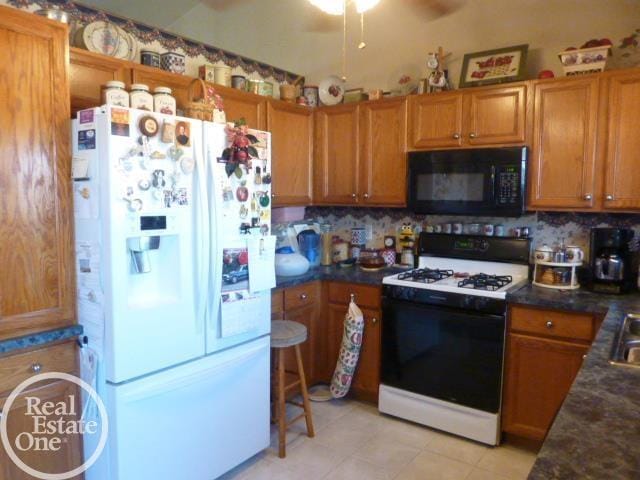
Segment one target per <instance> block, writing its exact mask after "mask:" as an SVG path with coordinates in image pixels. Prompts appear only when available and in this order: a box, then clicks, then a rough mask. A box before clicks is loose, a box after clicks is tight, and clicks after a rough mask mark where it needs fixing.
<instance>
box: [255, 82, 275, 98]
mask: <svg viewBox="0 0 640 480" xmlns="http://www.w3.org/2000/svg"><path fill="white" fill-rule="evenodd" d="M258 95H263V96H265V97H273V83H271V82H266V81H264V82H262V83H261V84H260V85H259V86H258Z"/></svg>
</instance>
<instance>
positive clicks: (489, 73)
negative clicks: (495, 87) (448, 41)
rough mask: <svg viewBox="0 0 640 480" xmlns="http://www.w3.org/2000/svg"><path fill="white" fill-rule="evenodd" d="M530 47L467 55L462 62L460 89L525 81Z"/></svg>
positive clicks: (517, 46) (518, 46)
mask: <svg viewBox="0 0 640 480" xmlns="http://www.w3.org/2000/svg"><path fill="white" fill-rule="evenodd" d="M528 49H529V45H515V46H513V47H506V48H498V49H496V50H486V51H484V52H475V53H467V54H465V56H464V60H463V61H462V74H461V75H460V88H464V87H477V86H480V85H492V84H495V83H506V82H517V81H519V80H524V76H525V66H526V61H527V50H528Z"/></svg>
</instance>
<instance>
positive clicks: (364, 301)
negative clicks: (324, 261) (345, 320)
mask: <svg viewBox="0 0 640 480" xmlns="http://www.w3.org/2000/svg"><path fill="white" fill-rule="evenodd" d="M351 294H354V295H355V301H356V303H357V304H358V305H359V306H360V307H371V308H380V300H381V295H382V294H381V292H380V288H378V287H370V286H366V285H358V284H354V283H338V282H335V283H330V284H329V302H331V303H344V304H348V303H349V301H350V300H351Z"/></svg>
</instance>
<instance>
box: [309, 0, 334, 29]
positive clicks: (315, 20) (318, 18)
mask: <svg viewBox="0 0 640 480" xmlns="http://www.w3.org/2000/svg"><path fill="white" fill-rule="evenodd" d="M309 7H310V8H309V9H308V12H305V14H304V19H305V23H304V31H306V32H313V33H332V32H338V31H340V30H342V15H329V14H327V13H324V12H323V11H322V10H319V9H318V8H316V7H314V6H313V5H311V4H309Z"/></svg>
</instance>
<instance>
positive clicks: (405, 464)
mask: <svg viewBox="0 0 640 480" xmlns="http://www.w3.org/2000/svg"><path fill="white" fill-rule="evenodd" d="M312 408H313V418H314V425H315V427H316V436H315V438H308V437H307V436H306V434H305V432H306V430H305V428H304V420H300V421H299V422H297V423H296V424H295V425H293V426H292V427H291V428H290V430H289V433H288V434H287V457H286V458H284V459H280V458H278V454H277V445H278V435H277V431H276V429H275V427H273V426H272V430H271V433H272V435H271V447H270V448H268V449H267V450H265V451H264V452H262V453H260V454H258V455H256V456H255V457H253V458H251V459H249V460H248V461H246V462H245V463H243V464H242V465H240V466H238V467H237V468H235V469H234V470H232V471H231V472H229V473H227V474H226V475H224V476H223V477H222V478H223V479H224V480H316V479H328V480H329V479H330V480H368V479H371V480H391V479H396V480H440V479H442V480H521V479H526V478H527V475H528V474H529V470H531V466H532V465H533V462H534V460H535V454H534V453H531V452H529V451H526V450H521V449H518V448H515V447H513V446H509V445H504V446H500V447H495V448H491V447H487V446H485V445H483V444H480V443H476V442H473V441H470V440H464V439H462V438H460V437H456V436H453V435H449V434H446V433H443V432H439V431H436V430H432V429H430V428H427V427H423V426H420V425H416V424H413V423H410V422H405V421H403V420H399V419H396V418H394V417H390V416H387V415H382V414H380V413H379V412H378V411H377V409H376V408H375V407H374V406H372V405H369V404H365V403H360V402H356V401H352V400H332V401H331V402H326V403H316V402H313V403H312ZM298 411H299V410H297V409H296V407H291V411H290V412H288V413H289V414H290V415H294V414H295V413H297V412H298Z"/></svg>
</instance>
